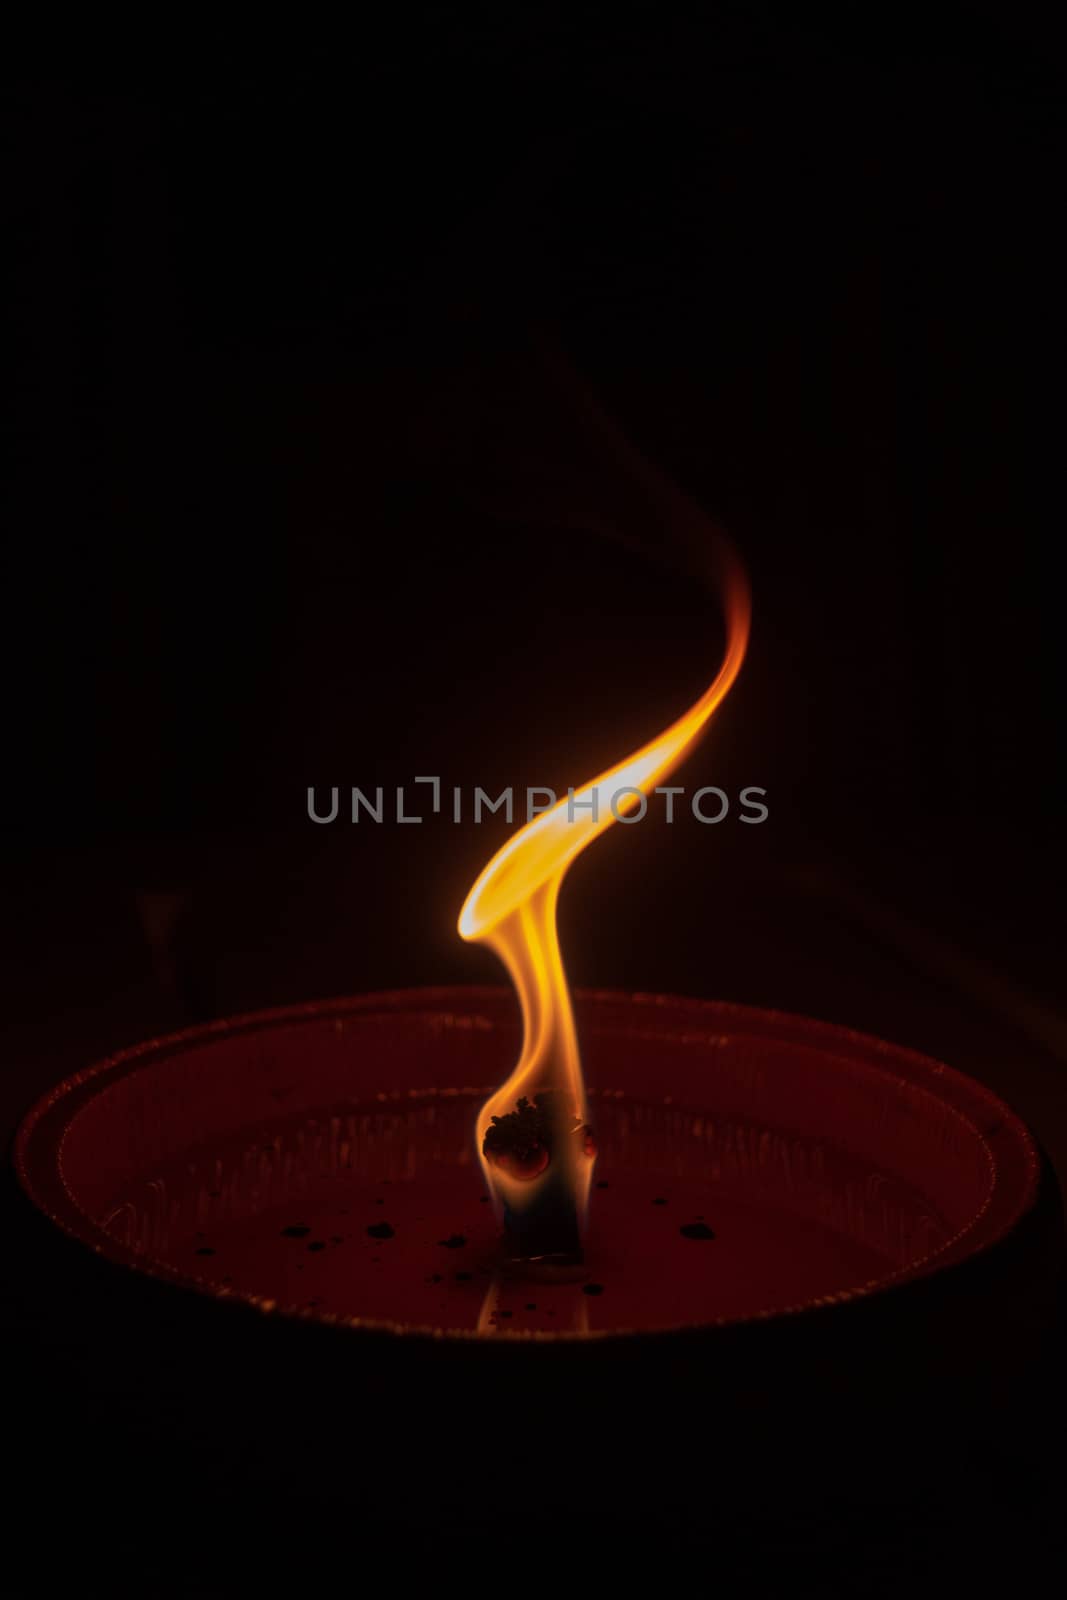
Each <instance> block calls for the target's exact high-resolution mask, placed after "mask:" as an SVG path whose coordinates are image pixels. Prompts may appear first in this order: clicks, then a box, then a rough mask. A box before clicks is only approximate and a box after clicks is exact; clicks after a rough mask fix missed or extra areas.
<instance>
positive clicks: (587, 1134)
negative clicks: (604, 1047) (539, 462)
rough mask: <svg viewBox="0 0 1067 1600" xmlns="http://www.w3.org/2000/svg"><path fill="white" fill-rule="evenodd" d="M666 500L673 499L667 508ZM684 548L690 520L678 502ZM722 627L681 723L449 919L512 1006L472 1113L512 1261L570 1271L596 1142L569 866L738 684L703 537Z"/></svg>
mask: <svg viewBox="0 0 1067 1600" xmlns="http://www.w3.org/2000/svg"><path fill="white" fill-rule="evenodd" d="M675 499H677V497H676V496H675ZM686 508H687V512H688V516H689V521H690V528H689V529H688V530H687V532H688V533H689V535H690V538H691V536H692V527H691V524H692V520H693V508H692V507H691V506H689V505H688V502H687V503H686ZM703 531H704V537H705V541H706V547H705V559H706V561H707V562H708V563H709V564H712V565H713V566H714V567H715V569H716V576H717V580H718V586H719V589H720V592H721V594H722V597H723V610H724V614H725V618H726V625H727V639H726V652H725V656H724V659H723V663H722V666H721V667H720V669H719V672H718V675H717V676H716V678H715V680H714V682H713V683H712V684H711V685H710V687H709V688H708V689H707V690H706V691H705V692H704V694H702V695H701V696H700V698H699V700H697V701H696V702H695V704H694V705H692V706H691V707H690V708H689V710H688V711H686V712H685V714H684V715H683V716H681V717H679V718H678V720H677V721H676V722H674V723H672V724H671V726H670V727H669V728H667V729H666V730H665V731H664V732H663V733H661V734H659V735H658V737H657V738H655V739H653V740H652V741H651V742H650V743H648V744H645V745H643V746H642V747H641V748H640V749H639V750H636V751H634V752H633V754H632V755H629V756H627V757H626V759H625V760H623V761H620V762H619V763H618V765H617V766H614V767H611V768H610V769H609V770H608V771H606V772H603V773H601V774H600V776H599V777H596V778H593V779H592V781H591V782H589V783H587V784H585V786H584V787H583V788H581V789H580V790H578V791H576V792H572V794H571V795H569V796H568V798H567V799H564V800H561V801H560V802H559V803H558V804H557V805H555V806H554V807H553V808H552V809H551V810H549V811H545V812H542V813H541V814H540V815H539V816H537V817H534V818H533V819H532V820H531V821H530V822H528V823H527V824H526V826H525V827H523V828H521V829H520V830H519V832H518V833H516V834H515V835H514V837H513V838H511V839H510V840H509V841H508V843H507V844H506V845H504V847H503V848H502V849H501V850H500V851H498V852H497V854H496V855H495V856H494V857H493V858H492V860H491V861H490V862H489V864H488V866H487V867H486V868H485V869H484V871H483V872H482V873H481V875H480V877H479V878H478V880H477V882H476V883H475V885H474V887H473V888H472V889H471V891H470V894H469V895H468V896H467V899H466V902H465V903H464V906H463V910H462V912H461V913H460V918H459V931H460V934H461V935H462V937H463V938H464V939H468V940H474V941H481V942H484V943H486V944H488V945H489V946H490V947H491V948H492V949H493V950H495V951H496V953H497V954H498V955H499V956H500V958H501V960H502V961H503V962H504V965H505V966H506V967H507V969H508V971H509V973H510V974H511V977H512V980H513V982H514V984H515V987H516V990H517V991H518V996H519V1001H520V1004H521V1007H522V1018H523V1028H524V1039H523V1048H522V1054H521V1056H520V1058H519V1062H518V1065H517V1066H516V1068H515V1070H514V1072H513V1073H512V1075H511V1077H510V1078H509V1079H508V1080H507V1082H506V1083H505V1084H504V1086H503V1087H502V1088H501V1089H500V1090H499V1091H498V1092H497V1093H496V1094H494V1095H493V1096H492V1098H491V1099H490V1100H488V1101H487V1102H486V1104H485V1105H484V1106H483V1108H482V1111H481V1113H480V1115H479V1117H478V1124H477V1144H478V1152H479V1155H480V1157H481V1161H482V1166H483V1170H484V1172H485V1176H486V1180H487V1182H488V1184H489V1188H490V1192H491V1193H492V1195H493V1198H494V1201H495V1204H496V1206H497V1211H498V1215H499V1216H500V1218H501V1220H502V1222H503V1225H504V1231H505V1241H506V1247H507V1250H508V1253H509V1254H510V1255H511V1256H513V1257H516V1258H521V1259H523V1260H536V1259H545V1258H547V1259H555V1260H561V1261H563V1260H577V1259H580V1257H581V1232H582V1228H583V1226H584V1221H585V1213H586V1208H587V1205H588V1198H589V1188H590V1184H591V1181H592V1176H593V1165H594V1161H595V1157H596V1144H595V1140H594V1137H593V1131H592V1129H591V1128H590V1126H589V1124H588V1121H587V1116H588V1111H587V1105H586V1095H585V1087H584V1084H583V1081H582V1069H581V1062H580V1058H579V1053H578V1045H577V1040H576V1037H575V1030H574V1020H573V1016H572V1013H571V1003H570V996H569V994H568V990H567V980H566V976H565V974H564V970H563V959H562V956H561V954H560V948H559V940H558V937H557V931H556V903H557V899H558V896H559V891H560V887H561V885H562V883H563V878H564V875H565V874H566V872H567V869H568V867H569V866H570V864H571V862H572V861H573V860H574V859H575V857H576V856H577V855H579V854H580V852H581V851H583V850H584V849H585V848H586V846H587V845H589V844H591V843H592V842H593V840H594V839H595V838H597V837H598V835H599V834H601V833H603V832H604V831H605V830H606V829H607V828H609V827H610V826H611V824H612V823H613V822H614V821H616V820H617V818H618V816H619V815H622V816H627V815H629V814H630V813H631V812H632V811H633V810H634V809H636V808H637V807H638V806H639V805H641V804H643V803H644V802H643V799H642V797H643V796H646V795H649V794H651V792H652V791H653V790H654V789H655V788H656V786H657V784H661V783H662V782H663V781H664V779H666V778H667V777H668V775H669V774H670V773H671V772H673V771H674V769H675V768H676V767H677V766H678V764H679V763H680V762H681V761H682V760H683V758H684V757H685V755H686V753H687V752H688V751H689V750H690V749H691V748H692V746H693V744H694V743H695V742H696V740H697V739H698V737H699V736H700V734H701V733H702V732H703V731H704V729H705V728H706V726H707V724H708V722H709V720H710V719H711V717H712V715H713V713H714V712H715V710H716V708H717V707H718V706H719V705H720V704H721V702H722V700H723V699H724V698H725V696H726V694H727V693H728V691H729V689H730V687H731V685H732V684H733V682H734V680H735V679H736V677H737V674H738V672H739V671H740V668H741V663H742V661H743V659H744V654H745V648H746V645H747V642H748V632H749V620H750V602H749V590H748V582H747V579H746V577H745V574H744V572H743V570H742V569H741V567H740V565H739V563H738V561H737V559H736V557H735V556H734V555H733V552H732V551H731V550H730V549H729V547H728V546H726V545H725V543H724V542H723V540H722V539H721V536H719V535H718V534H717V533H716V532H715V530H714V529H713V528H711V527H710V526H709V525H707V524H705V525H704V530H703Z"/></svg>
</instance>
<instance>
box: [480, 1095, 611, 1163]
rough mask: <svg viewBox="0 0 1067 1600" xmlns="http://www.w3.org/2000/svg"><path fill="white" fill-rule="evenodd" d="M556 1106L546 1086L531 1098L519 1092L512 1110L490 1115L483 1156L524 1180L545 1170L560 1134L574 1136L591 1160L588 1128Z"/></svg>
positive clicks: (556, 1098)
mask: <svg viewBox="0 0 1067 1600" xmlns="http://www.w3.org/2000/svg"><path fill="white" fill-rule="evenodd" d="M560 1107H561V1102H560V1096H559V1094H558V1092H557V1091H555V1090H551V1089H546V1090H544V1091H542V1093H540V1094H536V1095H534V1097H533V1099H532V1100H529V1099H528V1098H527V1097H526V1096H525V1095H523V1096H522V1098H521V1099H520V1100H518V1101H517V1102H516V1105H515V1110H514V1111H508V1112H506V1113H505V1115H504V1116H502V1117H493V1118H492V1119H491V1121H490V1125H489V1127H488V1128H487V1129H486V1132H485V1138H484V1139H483V1141H482V1154H483V1155H484V1156H485V1159H486V1160H487V1161H488V1162H489V1163H490V1164H491V1165H492V1166H495V1167H499V1168H500V1170H501V1171H502V1172H506V1173H507V1174H508V1176H509V1177H511V1178H517V1179H519V1180H520V1182H526V1183H530V1182H532V1181H533V1180H534V1178H539V1177H540V1176H541V1174H542V1173H543V1172H545V1171H547V1169H548V1167H549V1165H550V1164H551V1161H552V1157H553V1155H554V1154H555V1152H556V1149H557V1147H558V1145H559V1142H560V1140H561V1138H575V1139H577V1140H578V1141H579V1143H580V1147H581V1150H582V1154H583V1155H586V1156H588V1157H589V1158H590V1160H591V1159H592V1158H593V1157H594V1156H595V1155H596V1140H595V1138H594V1136H593V1130H592V1128H590V1127H589V1125H588V1123H585V1122H582V1121H581V1119H580V1118H578V1117H571V1118H568V1117H567V1116H566V1115H565V1114H562V1115H561V1109H560ZM568 1121H569V1122H570V1126H569V1127H568V1126H567V1123H568Z"/></svg>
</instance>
